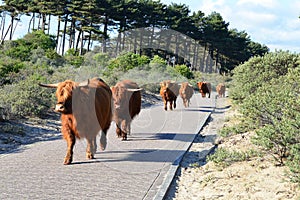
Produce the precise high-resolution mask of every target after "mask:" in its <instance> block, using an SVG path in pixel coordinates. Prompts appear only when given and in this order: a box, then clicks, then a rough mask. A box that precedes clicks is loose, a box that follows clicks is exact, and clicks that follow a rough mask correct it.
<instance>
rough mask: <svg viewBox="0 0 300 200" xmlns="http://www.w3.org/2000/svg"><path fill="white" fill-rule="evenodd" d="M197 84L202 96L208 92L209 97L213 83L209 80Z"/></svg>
mask: <svg viewBox="0 0 300 200" xmlns="http://www.w3.org/2000/svg"><path fill="white" fill-rule="evenodd" d="M197 85H198V88H199V92H200V93H201V95H202V97H206V94H208V98H210V94H211V84H210V83H208V82H198V83H197Z"/></svg>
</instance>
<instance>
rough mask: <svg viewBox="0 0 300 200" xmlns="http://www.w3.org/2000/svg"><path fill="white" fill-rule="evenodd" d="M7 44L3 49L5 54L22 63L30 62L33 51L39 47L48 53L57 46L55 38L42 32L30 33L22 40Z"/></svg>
mask: <svg viewBox="0 0 300 200" xmlns="http://www.w3.org/2000/svg"><path fill="white" fill-rule="evenodd" d="M6 43H7V44H5V47H4V48H3V50H4V54H5V55H7V56H9V57H11V58H14V59H19V60H21V61H29V60H30V56H31V51H32V50H34V49H37V48H38V47H40V48H42V49H43V50H45V51H46V50H48V49H54V48H55V45H56V44H55V39H54V37H53V36H49V35H46V34H44V33H43V32H42V31H35V32H33V33H28V34H26V35H25V36H24V37H23V38H21V39H18V40H15V41H10V42H6Z"/></svg>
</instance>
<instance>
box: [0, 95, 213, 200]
mask: <svg viewBox="0 0 300 200" xmlns="http://www.w3.org/2000/svg"><path fill="white" fill-rule="evenodd" d="M177 102H178V107H177V109H176V110H174V111H167V112H166V111H164V110H163V107H162V105H160V106H154V107H151V108H148V109H143V110H142V111H141V113H140V114H139V116H138V117H137V118H136V119H135V120H134V123H133V124H132V134H131V135H130V136H129V138H128V141H120V140H119V139H118V138H116V136H115V125H114V124H112V127H111V128H110V130H109V132H108V145H107V149H106V150H105V151H104V152H101V151H98V152H97V154H96V159H94V160H86V158H85V148H86V145H85V141H84V140H78V141H77V143H76V145H75V150H74V158H73V164H72V165H69V166H64V165H63V164H62V163H63V158H64V156H65V150H66V143H65V141H63V140H62V139H59V140H53V141H46V142H38V143H35V144H33V145H30V146H26V148H24V149H23V150H22V151H18V152H15V153H9V154H2V155H0V199H47V200H49V199H105V200H110V199H111V200H116V199H117V200H118V199H120V200H124V199H126V200H127V199H128V200H135V199H160V198H162V196H163V193H164V192H165V190H164V189H165V188H166V187H167V185H168V184H166V182H168V180H167V179H170V178H172V177H173V175H172V173H170V171H172V169H174V165H175V166H176V162H178V160H179V159H180V158H181V156H182V155H183V154H184V153H185V152H186V150H187V149H188V147H189V146H190V144H191V142H192V141H193V139H194V137H195V135H196V134H197V133H198V132H199V130H200V129H201V128H202V126H203V125H204V123H205V121H206V120H207V118H208V116H209V115H210V111H211V110H212V109H213V108H214V106H215V100H214V99H213V98H212V99H203V98H201V97H200V95H199V94H195V95H194V96H193V98H192V102H191V106H190V107H189V108H187V109H185V108H183V106H182V103H181V98H178V100H177Z"/></svg>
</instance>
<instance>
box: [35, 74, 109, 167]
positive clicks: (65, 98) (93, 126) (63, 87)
mask: <svg viewBox="0 0 300 200" xmlns="http://www.w3.org/2000/svg"><path fill="white" fill-rule="evenodd" d="M39 85H40V86H42V87H49V88H57V89H56V97H57V103H56V106H55V111H57V112H59V113H61V123H62V127H61V132H62V135H63V138H64V139H65V140H66V141H67V145H68V149H67V154H66V157H65V159H64V164H65V165H68V164H70V163H71V162H72V160H73V147H74V145H75V142H76V138H78V139H80V138H86V140H87V148H86V156H87V158H88V159H93V158H94V155H95V153H96V149H97V144H96V137H97V134H98V133H99V132H100V131H101V138H100V146H101V149H102V150H104V149H105V147H106V133H107V130H108V129H109V127H110V124H111V120H112V93H111V90H110V88H109V86H108V85H107V84H106V83H105V82H104V81H103V80H101V79H99V78H93V79H91V80H88V81H85V82H82V83H77V82H74V81H71V80H66V81H64V82H60V83H57V84H39Z"/></svg>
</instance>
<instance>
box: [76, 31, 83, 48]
mask: <svg viewBox="0 0 300 200" xmlns="http://www.w3.org/2000/svg"><path fill="white" fill-rule="evenodd" d="M81 32H82V29H80V31H79V33H78V37H77V42H76V47H75V52H76V53H77V52H78V46H79V41H80V38H81V35H82V34H81Z"/></svg>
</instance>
